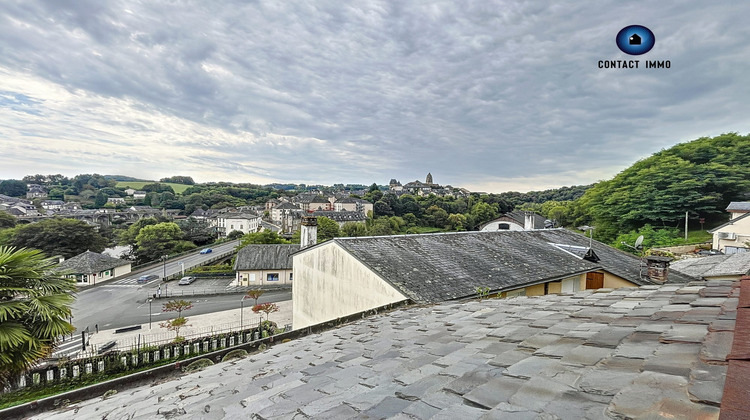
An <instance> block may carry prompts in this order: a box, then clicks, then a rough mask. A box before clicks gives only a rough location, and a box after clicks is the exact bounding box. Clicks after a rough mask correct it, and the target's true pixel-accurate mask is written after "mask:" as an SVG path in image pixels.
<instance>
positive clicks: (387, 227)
mask: <svg viewBox="0 0 750 420" xmlns="http://www.w3.org/2000/svg"><path fill="white" fill-rule="evenodd" d="M370 235H372V236H384V235H393V228H391V222H390V221H389V220H388V218H387V217H381V218H379V219H375V220H373V222H372V226H371V227H370Z"/></svg>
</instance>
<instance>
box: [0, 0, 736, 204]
mask: <svg viewBox="0 0 750 420" xmlns="http://www.w3.org/2000/svg"><path fill="white" fill-rule="evenodd" d="M644 10H648V13H644ZM743 12H744V13H743ZM747 12H750V6H744V5H737V4H736V3H733V2H729V1H723V2H712V3H711V4H710V5H709V4H707V3H705V2H700V1H697V0H695V1H688V2H681V3H679V4H675V3H671V2H670V3H667V2H659V3H654V2H645V1H640V2H638V1H637V2H627V3H623V2H611V1H610V2H600V1H598V2H593V1H592V2H586V3H581V2H578V3H575V4H564V5H563V4H557V5H555V6H550V5H549V3H548V2H541V1H520V2H519V1H513V2H511V1H494V2H489V1H483V2H469V3H467V4H461V5H459V4H457V3H455V2H453V1H435V2H430V3H402V2H387V1H354V2H349V3H346V4H341V3H340V2H325V1H319V2H315V3H311V4H297V3H283V2H282V3H278V2H273V3H271V2H259V3H247V2H240V1H236V2H229V3H225V2H224V3H213V2H197V3H190V4H187V3H185V2H171V3H155V2H134V1H127V0H122V1H117V2H99V1H93V0H92V1H77V2H63V1H60V2H28V1H8V2H3V4H2V5H0V45H3V49H2V54H0V69H1V70H0V77H1V78H2V80H0V136H1V137H0V138H1V139H2V142H3V153H2V155H0V177H21V176H23V175H25V174H29V173H37V172H67V173H71V174H74V173H83V172H100V173H110V174H111V173H124V174H126V175H134V176H149V177H153V178H156V177H161V176H167V175H173V174H186V175H192V176H194V177H195V178H196V179H198V180H225V181H236V182H240V181H252V182H273V181H281V182H295V181H297V182H308V183H310V182H314V183H327V184H332V183H335V182H359V183H367V184H369V183H371V182H373V181H375V182H379V183H384V182H387V180H388V179H390V178H393V177H396V178H399V179H402V178H403V179H411V178H415V177H418V178H420V179H421V178H423V177H424V174H426V173H427V172H428V171H431V172H432V173H433V175H435V176H436V177H438V178H439V179H440V180H441V181H440V182H443V183H450V184H452V185H456V186H469V185H473V186H477V188H478V189H480V188H481V189H485V190H488V191H500V190H498V188H499V189H505V188H512V187H513V186H515V187H514V188H513V189H541V188H548V187H553V186H561V185H571V184H587V183H591V182H594V181H596V180H598V179H600V177H605V178H606V177H609V176H612V175H614V173H616V172H617V171H619V170H621V169H622V168H624V167H626V166H628V165H629V164H631V163H632V162H634V161H635V160H637V159H639V158H643V157H645V156H647V155H648V154H650V153H653V152H655V151H658V150H659V149H661V148H664V147H669V146H671V145H672V144H675V143H677V142H680V141H686V140H690V139H692V138H696V137H698V136H701V135H717V134H720V133H721V132H727V131H738V132H742V133H744V132H748V131H750V129H749V128H750V112H748V111H750V109H749V108H750V104H748V103H747V100H746V98H747V97H748V95H749V94H750V73H748V72H746V71H745V67H746V63H747V62H748V61H750V60H749V59H750V46H748V45H747V43H746V40H747V39H750V29H748V27H747V25H745V23H744V22H743V19H744V18H743V17H744V16H745V15H747V14H748V13H747ZM632 23H641V24H644V25H646V26H649V27H650V28H652V30H654V32H655V33H656V37H657V43H656V47H655V48H654V50H653V51H652V52H651V53H649V54H647V55H646V56H642V57H635V58H634V57H627V56H625V55H624V54H622V53H620V52H619V51H618V50H617V49H616V47H615V45H614V36H615V34H616V33H617V31H618V30H619V29H620V28H622V27H623V26H625V25H628V24H632ZM600 59H639V60H646V59H662V60H665V59H669V60H671V63H672V68H671V69H668V70H646V69H638V70H632V71H631V70H622V69H598V68H597V66H596V62H597V61H598V60H600ZM641 66H643V64H641ZM18 98H21V99H18ZM48 168H49V169H48ZM53 168H56V169H53ZM534 183H538V185H535V184H534ZM485 187H486V188H485Z"/></svg>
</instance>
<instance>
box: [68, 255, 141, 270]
mask: <svg viewBox="0 0 750 420" xmlns="http://www.w3.org/2000/svg"><path fill="white" fill-rule="evenodd" d="M128 264H130V261H125V260H121V259H119V258H114V257H110V256H109V255H104V254H99V253H96V252H92V251H86V252H84V253H83V254H78V255H76V256H75V257H71V258H69V259H67V260H65V261H63V262H61V263H60V264H59V265H58V266H57V269H58V270H59V271H66V272H69V273H70V274H93V273H98V272H100V271H105V270H111V269H113V268H115V267H120V266H123V265H128Z"/></svg>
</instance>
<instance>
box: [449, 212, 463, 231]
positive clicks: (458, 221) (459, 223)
mask: <svg viewBox="0 0 750 420" xmlns="http://www.w3.org/2000/svg"><path fill="white" fill-rule="evenodd" d="M446 227H447V228H448V229H451V230H465V227H466V216H464V215H463V214H460V213H452V214H451V215H449V216H448V222H447V225H446Z"/></svg>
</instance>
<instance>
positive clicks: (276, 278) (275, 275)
mask: <svg viewBox="0 0 750 420" xmlns="http://www.w3.org/2000/svg"><path fill="white" fill-rule="evenodd" d="M266 281H279V273H268V275H267V276H266Z"/></svg>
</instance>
